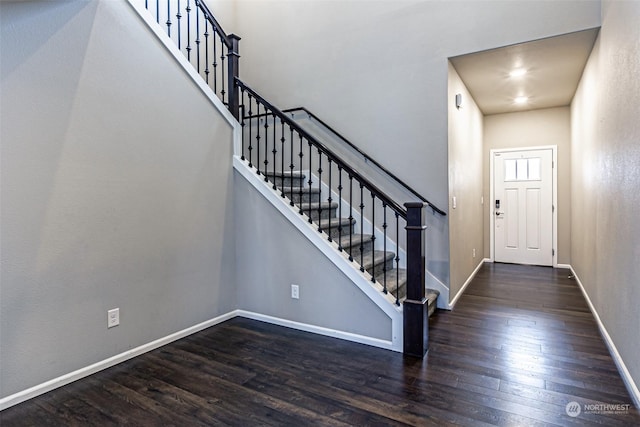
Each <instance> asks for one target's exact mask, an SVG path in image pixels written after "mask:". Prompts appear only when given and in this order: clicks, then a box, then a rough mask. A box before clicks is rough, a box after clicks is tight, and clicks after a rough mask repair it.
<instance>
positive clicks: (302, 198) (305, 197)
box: [284, 188, 326, 205]
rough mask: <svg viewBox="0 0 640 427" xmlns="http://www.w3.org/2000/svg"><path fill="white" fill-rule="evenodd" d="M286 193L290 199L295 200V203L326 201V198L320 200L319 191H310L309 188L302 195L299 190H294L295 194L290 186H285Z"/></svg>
mask: <svg viewBox="0 0 640 427" xmlns="http://www.w3.org/2000/svg"><path fill="white" fill-rule="evenodd" d="M284 194H285V196H287V197H288V198H289V199H291V200H293V203H295V204H298V205H299V204H300V203H301V202H302V203H309V202H312V203H318V202H324V201H326V200H320V198H319V197H318V193H309V190H308V189H307V190H305V191H303V192H302V195H300V193H299V192H296V191H294V193H293V194H291V191H290V190H289V189H288V188H285V190H284Z"/></svg>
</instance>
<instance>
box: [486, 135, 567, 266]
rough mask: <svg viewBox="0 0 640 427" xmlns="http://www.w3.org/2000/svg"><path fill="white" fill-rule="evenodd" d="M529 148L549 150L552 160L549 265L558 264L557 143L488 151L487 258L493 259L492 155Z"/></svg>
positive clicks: (529, 149)
mask: <svg viewBox="0 0 640 427" xmlns="http://www.w3.org/2000/svg"><path fill="white" fill-rule="evenodd" d="M531 150H551V158H552V161H553V168H552V174H553V178H552V181H553V182H552V188H553V189H552V191H551V192H552V193H553V194H552V203H553V206H554V207H555V209H553V214H552V227H551V228H552V234H551V246H552V247H553V248H552V249H553V250H554V251H553V258H552V261H551V265H552V266H553V267H557V266H558V146H557V145H540V146H537V147H514V148H492V149H491V150H490V151H489V259H490V260H491V261H492V262H493V261H494V260H495V236H494V227H495V204H494V202H493V201H494V200H495V195H494V190H493V186H494V182H493V173H494V160H493V159H494V157H495V153H512V152H514V151H531Z"/></svg>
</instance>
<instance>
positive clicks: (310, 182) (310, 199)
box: [307, 141, 313, 224]
mask: <svg viewBox="0 0 640 427" xmlns="http://www.w3.org/2000/svg"><path fill="white" fill-rule="evenodd" d="M311 148H312V145H311V141H309V181H307V182H308V184H309V219H308V221H309V224H311V223H312V222H313V221H312V220H311V202H312V201H313V197H311V184H313V179H312V178H311V171H312V170H313V169H312V166H311V161H312V160H313V159H312V157H313V154H312V150H311Z"/></svg>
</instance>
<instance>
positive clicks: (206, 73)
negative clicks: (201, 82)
mask: <svg viewBox="0 0 640 427" xmlns="http://www.w3.org/2000/svg"><path fill="white" fill-rule="evenodd" d="M208 22H209V21H207V20H206V19H205V20H204V66H205V68H204V76H205V80H206V81H207V84H209V24H208ZM214 93H215V92H214Z"/></svg>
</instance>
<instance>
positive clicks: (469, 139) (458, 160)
mask: <svg viewBox="0 0 640 427" xmlns="http://www.w3.org/2000/svg"><path fill="white" fill-rule="evenodd" d="M456 94H461V95H462V106H461V107H460V108H459V109H458V108H456V106H455V96H456ZM448 101H449V240H450V248H451V249H450V253H451V258H450V260H451V261H450V262H451V282H450V288H449V291H450V292H449V302H451V300H453V299H454V298H455V297H456V295H457V294H458V293H459V292H460V290H461V288H462V286H463V285H464V283H465V282H466V281H467V279H468V278H469V277H470V276H471V274H472V273H473V271H474V270H475V268H476V267H477V266H478V264H479V263H480V262H481V261H482V259H483V258H484V252H483V247H484V245H483V218H482V211H483V205H482V203H481V199H482V179H480V177H482V159H483V146H482V139H483V132H482V127H483V116H482V112H481V111H480V109H479V108H478V106H477V105H476V103H475V101H474V100H473V98H472V96H471V94H470V93H469V92H468V90H467V88H466V86H465V85H464V83H463V82H462V80H461V79H460V76H459V75H458V73H457V72H456V70H455V69H454V67H453V65H451V63H449V96H448ZM454 197H455V198H456V208H455V209H454V208H453V198H454ZM474 250H475V256H474Z"/></svg>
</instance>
